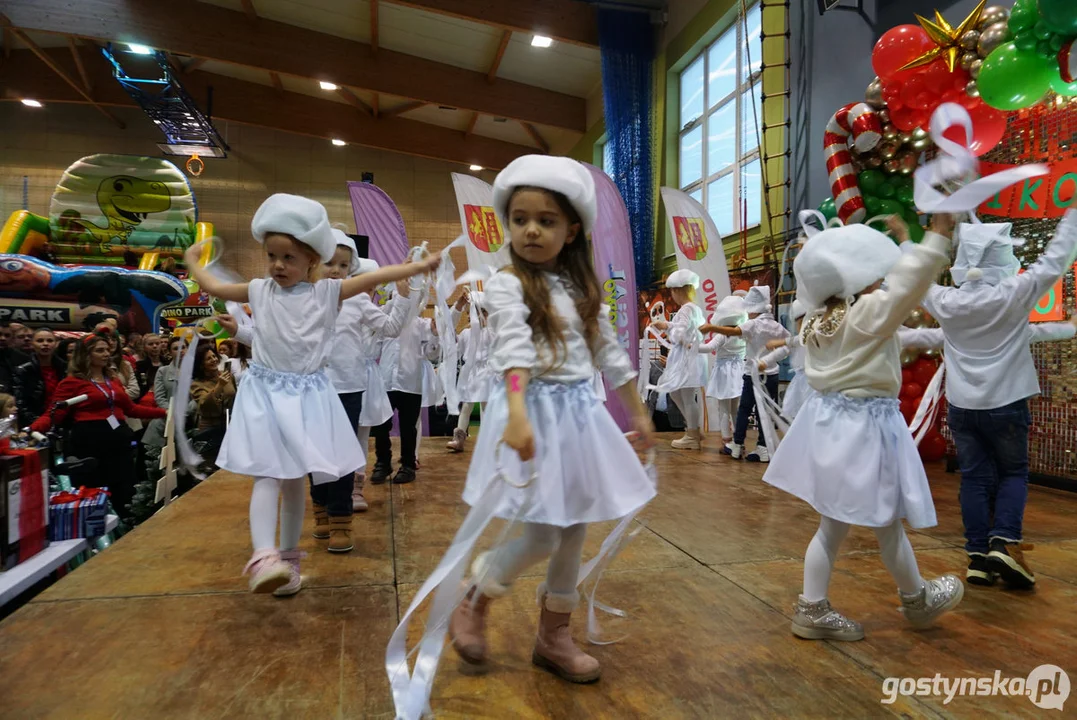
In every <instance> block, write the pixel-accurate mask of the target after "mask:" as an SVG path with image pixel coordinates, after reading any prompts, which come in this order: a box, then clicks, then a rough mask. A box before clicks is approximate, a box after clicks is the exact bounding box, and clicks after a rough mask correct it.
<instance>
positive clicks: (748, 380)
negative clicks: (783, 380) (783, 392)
mask: <svg viewBox="0 0 1077 720" xmlns="http://www.w3.org/2000/svg"><path fill="white" fill-rule="evenodd" d="M763 384H764V385H765V386H766V388H767V395H770V397H771V399H772V400H773V401H774V402H778V376H777V375H776V374H775V375H766V376H764V381H763ZM753 414H754V415H755V424H756V427H758V428H760V430H759V439H758V440H757V441H756V443H755V444H756V445H757V446H759V447H766V446H767V439H766V438H765V437H763V430H762V426H761V425H760V424H759V408H757V407H756V403H755V388H754V387H753V386H752V377H751V375H745V376H744V387H743V388H742V389H741V391H740V407H738V408H737V422H736V424H735V425H734V426H733V442H734V443H736V444H737V445H743V444H744V438H745V437H747V435H748V419H749V418H751V416H752V415H753Z"/></svg>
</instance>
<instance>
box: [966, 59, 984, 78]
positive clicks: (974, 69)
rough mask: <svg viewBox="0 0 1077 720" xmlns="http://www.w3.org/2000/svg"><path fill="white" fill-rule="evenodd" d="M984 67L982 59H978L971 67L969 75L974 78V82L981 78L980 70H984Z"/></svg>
mask: <svg viewBox="0 0 1077 720" xmlns="http://www.w3.org/2000/svg"><path fill="white" fill-rule="evenodd" d="M983 66H984V61H983V60H980V59H977V60H976V62H974V63H972V65H969V75H971V76H972V79H973V80H975V79H976V78H978V77H980V69H981V68H983Z"/></svg>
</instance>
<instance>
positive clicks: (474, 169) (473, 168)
mask: <svg viewBox="0 0 1077 720" xmlns="http://www.w3.org/2000/svg"><path fill="white" fill-rule="evenodd" d="M479 170H482V165H472V166H471V172H478V171H479Z"/></svg>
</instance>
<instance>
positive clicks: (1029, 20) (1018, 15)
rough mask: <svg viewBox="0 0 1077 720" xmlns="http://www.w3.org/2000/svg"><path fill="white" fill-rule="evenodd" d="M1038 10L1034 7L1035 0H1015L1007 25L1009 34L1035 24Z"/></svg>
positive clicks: (1038, 13) (1016, 32) (1015, 33)
mask: <svg viewBox="0 0 1077 720" xmlns="http://www.w3.org/2000/svg"><path fill="white" fill-rule="evenodd" d="M1039 15H1040V12H1039V10H1037V9H1036V2H1035V0H1017V2H1016V3H1014V5H1013V10H1011V11H1010V22H1009V25H1007V27H1008V28H1009V29H1010V34H1011V35H1017V34H1018V33H1019V32H1021V31H1022V30H1027V29H1029V28H1031V27H1033V26H1034V25H1035V24H1036V21H1037V20H1038V19H1039Z"/></svg>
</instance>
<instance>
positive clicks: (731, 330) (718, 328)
mask: <svg viewBox="0 0 1077 720" xmlns="http://www.w3.org/2000/svg"><path fill="white" fill-rule="evenodd" d="M699 331H700V332H701V333H703V334H704V335H706V334H708V333H717V334H719V335H727V336H730V337H732V336H735V335H743V334H744V333H742V332H741V331H740V328H739V327H726V326H724V325H711V324H710V323H707V324H705V325H700V326H699Z"/></svg>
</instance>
